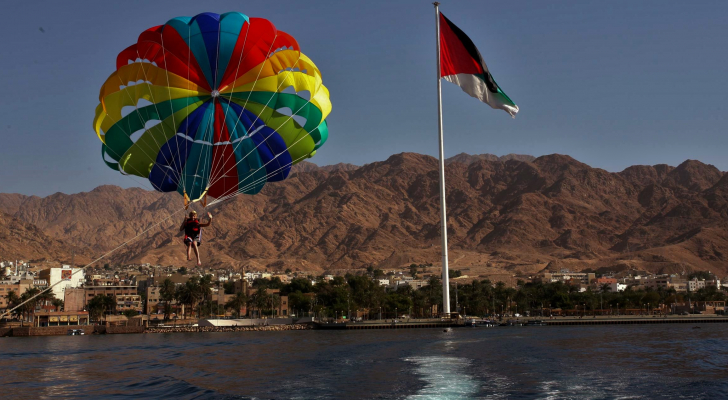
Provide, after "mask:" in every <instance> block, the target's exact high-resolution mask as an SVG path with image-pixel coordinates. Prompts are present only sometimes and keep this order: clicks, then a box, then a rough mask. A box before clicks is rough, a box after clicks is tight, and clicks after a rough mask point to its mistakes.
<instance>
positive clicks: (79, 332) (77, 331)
mask: <svg viewBox="0 0 728 400" xmlns="http://www.w3.org/2000/svg"><path fill="white" fill-rule="evenodd" d="M85 334H86V332H84V331H83V329H69V330H68V333H67V335H68V336H78V335H85Z"/></svg>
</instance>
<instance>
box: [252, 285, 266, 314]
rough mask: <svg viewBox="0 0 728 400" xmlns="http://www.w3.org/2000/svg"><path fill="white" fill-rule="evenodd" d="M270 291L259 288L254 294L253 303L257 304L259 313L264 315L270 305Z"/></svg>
mask: <svg viewBox="0 0 728 400" xmlns="http://www.w3.org/2000/svg"><path fill="white" fill-rule="evenodd" d="M268 297H269V295H268V291H267V290H266V289H263V288H259V289H258V290H256V291H255V293H254V294H253V298H252V300H253V305H255V308H256V309H257V310H258V313H259V314H261V315H262V313H263V310H265V309H266V307H268Z"/></svg>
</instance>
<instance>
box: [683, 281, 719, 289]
mask: <svg viewBox="0 0 728 400" xmlns="http://www.w3.org/2000/svg"><path fill="white" fill-rule="evenodd" d="M687 286H688V289H689V290H690V291H691V292H697V291H698V290H700V289H705V288H706V287H709V286H715V287H717V288H720V280H717V279H716V280H708V281H706V280H705V279H701V280H698V278H693V279H692V280H689V281H687Z"/></svg>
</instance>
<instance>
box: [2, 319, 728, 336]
mask: <svg viewBox="0 0 728 400" xmlns="http://www.w3.org/2000/svg"><path fill="white" fill-rule="evenodd" d="M505 321H509V322H514V324H511V327H513V326H517V327H525V326H526V323H527V322H528V321H542V322H543V324H544V325H543V326H578V325H581V326H595V325H646V324H650V325H656V324H714V323H728V317H726V316H690V317H686V316H679V317H678V316H674V317H646V316H619V317H597V318H553V319H549V318H548V317H545V318H543V319H541V318H534V317H530V318H519V319H512V320H504V321H499V323H500V322H505ZM466 327H467V326H466V325H465V324H464V321H458V322H451V321H427V322H425V321H411V322H406V321H402V322H397V323H392V322H383V321H371V322H357V323H329V324H326V323H323V324H322V323H313V322H312V323H299V324H278V325H235V326H176V327H146V328H145V327H142V326H105V325H80V326H79V325H69V326H53V327H27V326H26V327H13V328H10V327H0V337H28V336H65V335H67V334H68V331H69V330H74V329H75V330H82V331H83V332H84V334H85V335H104V334H112V335H114V334H133V333H137V334H139V333H152V334H154V333H194V332H282V331H301V330H341V331H351V330H363V329H433V328H466ZM478 327H480V328H481V329H482V328H484V327H485V326H483V325H479V326H478ZM496 327H498V326H491V328H496Z"/></svg>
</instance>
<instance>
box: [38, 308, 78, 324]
mask: <svg viewBox="0 0 728 400" xmlns="http://www.w3.org/2000/svg"><path fill="white" fill-rule="evenodd" d="M88 324H89V316H88V312H87V311H48V310H39V311H36V312H35V313H33V326H36V327H40V326H74V325H88Z"/></svg>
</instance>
